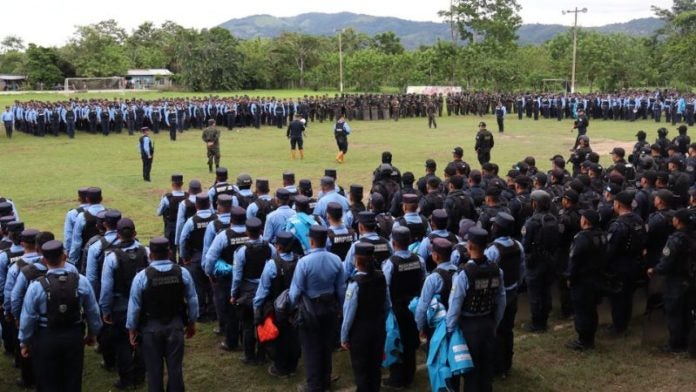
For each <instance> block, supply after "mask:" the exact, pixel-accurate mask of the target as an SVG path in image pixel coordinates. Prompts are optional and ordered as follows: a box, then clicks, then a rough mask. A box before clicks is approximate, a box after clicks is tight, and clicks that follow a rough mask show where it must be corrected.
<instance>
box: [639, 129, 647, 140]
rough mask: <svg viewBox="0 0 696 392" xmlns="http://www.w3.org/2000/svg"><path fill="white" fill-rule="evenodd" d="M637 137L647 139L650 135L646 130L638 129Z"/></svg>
mask: <svg viewBox="0 0 696 392" xmlns="http://www.w3.org/2000/svg"><path fill="white" fill-rule="evenodd" d="M636 137H638V138H639V139H645V138H646V137H648V135H647V134H646V133H645V131H638V132H637V133H636Z"/></svg>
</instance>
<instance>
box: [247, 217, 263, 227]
mask: <svg viewBox="0 0 696 392" xmlns="http://www.w3.org/2000/svg"><path fill="white" fill-rule="evenodd" d="M245 225H246V228H247V230H261V228H262V227H263V222H261V219H259V218H256V217H254V218H249V219H247V221H246V223H245Z"/></svg>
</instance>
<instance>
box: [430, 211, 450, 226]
mask: <svg viewBox="0 0 696 392" xmlns="http://www.w3.org/2000/svg"><path fill="white" fill-rule="evenodd" d="M430 219H432V221H433V222H434V223H435V225H437V226H438V227H440V228H444V226H447V211H445V210H443V209H438V210H434V211H433V213H432V215H430Z"/></svg>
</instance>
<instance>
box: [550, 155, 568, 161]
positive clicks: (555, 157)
mask: <svg viewBox="0 0 696 392" xmlns="http://www.w3.org/2000/svg"><path fill="white" fill-rule="evenodd" d="M556 159H563V160H565V159H564V158H563V155H558V154H556V155H554V156H552V157H551V158H549V161H555V160H556Z"/></svg>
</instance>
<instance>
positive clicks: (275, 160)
mask: <svg viewBox="0 0 696 392" xmlns="http://www.w3.org/2000/svg"><path fill="white" fill-rule="evenodd" d="M307 93H308V94H311V92H307ZM271 94H272V95H276V96H280V95H283V96H289V97H290V96H292V97H297V96H301V95H304V92H294V91H293V92H280V93H279V92H253V95H271ZM171 95H173V96H185V95H188V94H178V93H175V94H171ZM107 96H109V97H111V96H113V95H107ZM156 96H161V94H159V95H156ZM52 97H53V98H52V99H56V98H55V96H52ZM151 97H153V96H151ZM14 99H19V100H27V99H46V98H44V96H36V95H32V96H11V97H10V96H2V97H0V106H4V104H6V103H8V102H11V101H13V100H14ZM49 99H50V98H49ZM483 120H484V121H487V122H488V123H489V124H490V125H492V126H491V127H490V128H494V126H493V125H494V124H495V120H494V119H493V118H491V117H487V118H484V119H483ZM478 121H480V119H479V118H474V117H443V118H439V119H438V122H439V127H438V128H437V129H433V130H429V129H428V128H427V121H426V119H409V120H401V121H399V122H393V121H380V122H358V121H355V122H353V123H352V124H351V126H352V128H353V134H352V135H351V137H350V149H349V152H348V154H347V156H346V163H344V164H342V165H338V164H337V163H335V162H334V157H335V154H336V146H335V142H334V140H333V138H332V135H331V132H330V130H331V124H329V123H324V124H319V123H312V124H310V127H309V128H308V130H307V138H306V140H305V150H306V159H305V160H304V161H300V160H297V161H291V160H290V156H289V155H290V154H289V144H288V142H287V140H286V138H285V130H284V129H283V130H278V129H276V128H262V129H261V130H254V129H242V130H240V131H239V132H229V131H227V130H225V131H223V138H222V141H221V151H222V165H223V166H226V167H227V168H228V169H229V171H230V174H231V176H233V177H234V176H236V175H237V174H238V173H241V172H247V173H249V174H251V175H252V177H253V178H257V177H267V178H269V179H270V181H271V188H275V187H278V186H280V184H281V174H282V172H283V171H284V170H292V171H294V172H295V173H296V175H297V178H298V179H300V178H309V179H311V180H312V182H313V184H314V186H315V192H316V191H317V188H318V179H319V178H320V177H321V176H322V175H323V170H324V169H325V168H337V169H338V182H339V184H341V185H343V186H344V187H347V186H349V185H350V184H351V183H361V184H364V185H365V186H369V182H370V180H371V174H372V170H373V169H374V168H375V167H376V166H377V165H378V164H379V161H380V154H381V152H382V151H384V150H390V151H392V153H393V154H394V161H393V163H394V164H395V165H396V166H398V167H399V168H400V170H401V171H402V172H404V171H412V172H414V173H415V174H416V176H420V175H422V173H423V172H424V167H423V166H424V162H425V160H426V159H428V158H433V159H435V160H436V161H437V162H438V164H439V170H438V171H439V172H440V171H441V170H442V169H443V168H444V166H445V164H446V163H447V162H448V161H449V160H450V159H451V153H450V152H451V151H452V148H453V147H454V146H457V145H460V146H462V147H463V148H464V151H465V157H464V158H465V160H467V161H468V162H470V163H472V164H473V166H478V165H477V162H476V159H475V155H474V152H473V144H474V134H475V131H476V124H477V123H478ZM571 126H572V122H570V121H564V122H560V123H559V122H557V121H554V120H540V121H538V122H534V121H530V120H527V119H525V120H523V121H518V120H517V119H516V118H513V117H512V116H510V117H509V118H508V119H507V121H506V132H505V133H504V134H502V135H500V134H498V133H496V132H494V133H495V138H496V146H495V148H494V149H493V153H492V156H493V161H494V162H496V163H498V164H500V167H501V172H502V173H505V172H506V171H507V168H509V167H510V166H511V165H512V164H513V163H515V162H517V161H519V160H521V159H522V158H524V157H525V156H527V155H533V156H535V157H536V158H537V164H538V166H539V168H540V169H542V170H546V169H548V168H549V161H548V159H549V158H550V157H551V156H553V155H554V154H556V153H560V154H563V155H567V154H568V152H567V151H568V148H569V147H570V146H571V145H572V142H573V140H574V139H573V138H574V136H573V134H572V133H571V132H569V131H570V128H571ZM657 127H658V126H657V125H656V124H655V123H652V122H649V121H643V122H637V123H633V124H629V123H624V122H618V123H616V122H602V121H592V122H591V125H590V128H589V136H590V138H591V141H592V143H591V144H592V145H593V146H594V147H595V149H596V150H597V151H598V152H600V153H601V154H602V159H603V161H604V162H607V161H608V159H609V157H608V152H609V151H610V150H611V148H612V147H613V146H615V145H624V146H630V145H631V144H632V140H633V135H634V134H635V132H636V131H637V130H638V129H644V130H645V131H646V132H648V134H649V135H650V136H649V137H650V139H653V138H654V137H655V136H656V132H655V130H656V128H657ZM668 129H670V136H672V134H676V130H674V129H673V128H672V127H668ZM154 143H155V150H156V151H155V159H154V167H153V172H152V179H153V182H152V183H145V182H143V181H142V179H141V162H140V159H139V153H138V150H137V137H136V136H133V137H129V136H128V135H127V134H121V135H111V136H109V137H103V136H100V135H95V136H90V135H85V134H82V133H80V134H78V135H77V137H76V138H75V139H74V140H69V139H68V138H67V137H65V136H61V137H59V138H54V137H51V136H47V137H45V138H34V137H31V136H27V135H23V134H19V133H18V134H16V136H15V137H14V138H13V139H11V140H8V139H6V138H5V137H4V136H0V157H1V158H0V159H1V160H2V166H1V167H0V195H2V196H6V197H10V198H12V199H13V200H14V201H15V202H16V204H17V207H18V209H19V213H20V215H21V218H22V220H23V221H25V222H26V225H27V227H33V228H38V229H42V230H51V231H53V232H55V233H56V235H57V236H58V237H62V225H63V218H64V215H65V212H66V211H67V210H68V209H70V208H72V207H73V206H74V205H75V204H76V202H75V196H76V190H77V188H78V187H80V186H88V185H94V186H100V187H101V188H102V189H103V193H104V205H106V206H107V207H111V208H117V209H119V210H121V211H122V212H123V214H124V216H128V217H131V218H132V219H133V220H134V221H135V223H136V228H137V231H138V234H139V238H140V239H141V241H143V242H147V240H149V239H150V238H151V237H152V236H154V235H158V234H160V233H161V230H162V221H161V219H159V218H157V217H156V216H155V209H156V207H157V204H158V202H159V199H160V197H161V195H162V194H163V193H164V192H166V191H167V189H168V186H169V176H170V175H171V174H172V173H174V172H180V173H183V174H184V178H185V181H186V182H188V181H189V180H190V179H193V178H197V179H200V180H201V181H202V182H203V183H204V185H210V184H211V183H212V181H213V176H212V175H210V174H209V173H208V170H207V166H206V156H205V146H204V144H203V142H202V141H201V139H200V132H199V131H198V130H191V131H188V132H185V133H184V134H180V135H179V136H178V140H177V141H176V142H170V141H169V138H168V135H167V134H166V133H160V134H159V135H155V136H154ZM637 297H642V295H638V296H637ZM525 301H526V297H524V296H523V297H522V298H521V302H520V303H521V309H520V311H519V313H518V317H517V325H518V326H519V325H520V324H521V323H523V322H525V321H527V320H528V318H529V313H528V311H527V309H526V306H524V305H523V304H524V303H525ZM641 311H642V307H641V306H640V305H638V306H636V310H635V313H636V317H635V318H634V324H633V325H632V327H631V331H632V333H631V334H630V335H629V336H628V337H627V338H623V339H608V338H607V337H605V336H603V335H601V334H600V335H599V337H598V343H597V349H596V350H595V351H594V352H591V353H586V354H577V353H574V352H568V351H567V350H565V349H564V348H563V343H564V342H565V341H566V340H569V339H570V338H571V337H573V335H574V334H573V328H572V323H570V322H569V321H564V320H555V321H554V328H553V331H552V332H550V333H548V334H544V335H525V334H524V333H522V332H521V330H520V331H518V335H517V347H516V355H515V360H514V370H513V373H512V376H511V377H510V378H508V379H507V380H505V381H501V382H497V383H496V384H495V389H496V390H502V391H587V390H590V391H631V390H650V391H653V390H655V391H685V390H693V388H694V385H696V371H695V370H696V367H695V365H694V362H693V361H689V360H687V359H686V358H685V357H682V356H672V355H664V354H660V353H658V352H657V351H656V350H655V349H654V348H653V347H656V346H657V344H658V343H659V339H657V338H656V337H655V335H656V333H655V332H654V331H653V332H651V333H650V334H649V336H650V338H649V339H646V337H645V336H644V334H643V328H642V327H643V325H649V324H650V323H648V322H647V321H646V320H644V319H643V318H642V317H641V316H638V314H639V313H640V312H641ZM601 321H602V322H607V321H608V319H607V316H606V312H605V311H603V312H602V317H601ZM212 328H213V325H212V324H204V325H199V335H197V336H196V337H195V338H194V339H192V340H190V341H188V342H187V355H186V359H185V373H184V374H185V378H186V382H187V387H188V388H189V390H191V391H204V390H205V391H233V390H249V391H287V390H294V385H295V384H298V383H300V382H302V380H303V378H302V374H303V372H302V371H300V372H298V375H297V376H295V377H293V378H292V379H289V380H282V381H276V380H269V377H267V375H266V369H265V367H259V368H247V367H244V366H243V365H241V364H240V363H239V361H238V360H237V357H238V353H232V354H229V353H223V352H221V351H219V350H218V349H217V348H216V344H217V338H216V337H215V336H214V335H213V334H212ZM657 331H658V332H660V333H662V334H664V331H663V329H662V328H657ZM648 341H649V342H650V344H646V342H648ZM87 351H88V357H87V361H86V368H85V372H84V380H85V382H84V386H85V389H84V390H86V391H108V390H110V389H111V383H112V382H113V380H114V379H115V378H116V375H115V374H108V373H105V372H104V371H103V370H101V369H100V368H99V366H98V364H99V358H98V357H97V356H96V355H95V354H94V353H93V352H92V350H91V349H87ZM334 358H335V359H334V369H335V372H336V373H337V374H339V375H340V376H341V378H340V380H339V381H338V383H337V385H336V388H335V389H336V390H350V387H351V386H352V373H351V370H350V364H349V360H348V356H347V354H346V353H338V354H336V355H335V357H334ZM420 363H423V361H420ZM0 374H2V375H3V377H0V390H1V391H13V390H15V389H14V388H15V387H14V378H15V374H16V371H15V370H13V369H11V361H10V360H9V359H8V358H0ZM427 388H428V381H427V373H426V372H425V371H424V370H420V371H419V374H418V376H417V386H416V388H414V390H419V391H420V390H427Z"/></svg>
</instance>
